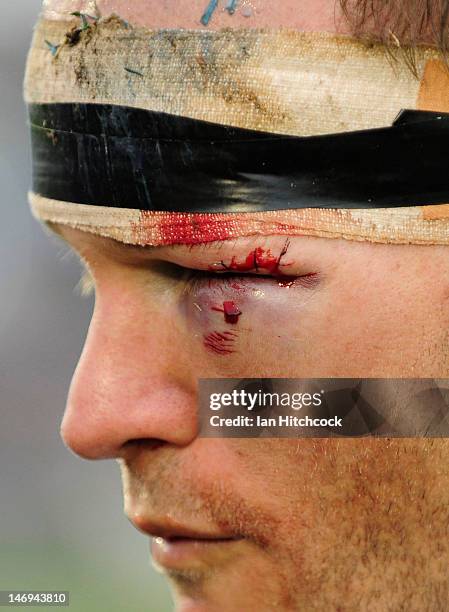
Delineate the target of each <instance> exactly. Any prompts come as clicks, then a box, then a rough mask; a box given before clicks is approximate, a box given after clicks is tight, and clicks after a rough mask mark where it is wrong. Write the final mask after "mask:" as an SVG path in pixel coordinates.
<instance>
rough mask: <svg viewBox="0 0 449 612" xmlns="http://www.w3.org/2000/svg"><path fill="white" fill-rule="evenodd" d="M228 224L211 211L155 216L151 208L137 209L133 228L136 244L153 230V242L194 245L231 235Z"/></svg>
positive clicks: (142, 241) (142, 240) (143, 241)
mask: <svg viewBox="0 0 449 612" xmlns="http://www.w3.org/2000/svg"><path fill="white" fill-rule="evenodd" d="M231 227H232V226H231V225H230V224H229V223H225V222H224V221H223V219H222V218H220V217H219V216H218V215H214V214H211V213H189V214H185V213H165V214H163V215H160V216H158V217H156V218H155V215H154V213H153V212H152V211H141V212H140V223H138V224H135V225H134V227H133V230H134V235H135V238H136V239H137V240H138V241H139V244H140V243H145V240H147V241H148V237H149V236H153V234H154V233H155V231H156V233H157V244H160V245H163V244H167V245H169V244H187V245H189V244H190V245H194V244H201V243H205V242H214V241H215V240H227V239H228V238H230V237H231V236H232V232H231ZM153 241H154V236H153Z"/></svg>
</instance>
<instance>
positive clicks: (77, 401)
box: [61, 295, 198, 459]
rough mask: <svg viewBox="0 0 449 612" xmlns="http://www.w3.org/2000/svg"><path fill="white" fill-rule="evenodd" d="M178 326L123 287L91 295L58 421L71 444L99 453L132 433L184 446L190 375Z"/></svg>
mask: <svg viewBox="0 0 449 612" xmlns="http://www.w3.org/2000/svg"><path fill="white" fill-rule="evenodd" d="M178 331H179V330H178ZM181 333H182V332H181V331H179V334H181ZM183 333H185V332H183ZM176 334H177V330H176V321H175V319H174V317H171V316H170V312H168V313H167V312H165V313H164V312H159V311H157V310H155V309H153V310H152V311H151V312H149V311H148V309H145V308H144V306H143V305H141V304H136V303H134V302H133V301H132V298H131V297H130V296H129V295H128V296H127V298H126V299H123V298H120V297H119V298H117V297H115V299H114V300H111V299H110V300H105V299H103V300H102V298H101V297H99V296H98V297H97V303H96V306H95V311H94V315H93V318H92V322H91V325H90V329H89V333H88V337H87V340H86V344H85V347H84V350H83V354H82V356H81V359H80V362H79V364H78V367H77V369H76V372H75V375H74V377H73V380H72V384H71V388H70V392H69V397H68V401H67V407H66V412H65V415H64V419H63V422H62V426H61V435H62V437H63V440H64V442H65V443H66V444H67V446H68V447H69V448H71V449H72V450H73V451H74V452H75V453H76V454H78V455H80V456H81V457H84V458H86V459H105V458H112V457H119V456H120V455H121V451H122V449H123V446H124V445H125V444H126V443H127V442H129V441H132V440H137V439H139V440H142V439H147V440H152V441H158V442H162V443H166V444H172V445H179V446H186V445H188V444H189V443H190V442H192V441H193V440H194V439H195V437H196V435H197V428H198V425H197V416H196V395H195V394H196V391H195V379H194V377H192V376H191V369H190V366H189V365H188V364H186V363H184V362H183V358H182V351H180V347H179V345H178V344H176V343H175V342H174V340H173V338H174V337H175V336H176ZM178 338H179V335H178ZM185 360H186V361H187V358H185Z"/></svg>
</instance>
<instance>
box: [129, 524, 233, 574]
mask: <svg viewBox="0 0 449 612" xmlns="http://www.w3.org/2000/svg"><path fill="white" fill-rule="evenodd" d="M131 522H132V523H133V525H134V526H135V527H136V528H137V529H138V530H139V531H142V532H143V533H146V534H147V535H149V536H151V537H152V542H151V555H152V557H153V561H154V563H155V565H156V566H157V567H158V568H160V569H163V570H169V571H176V570H183V569H193V568H199V567H200V566H204V565H211V564H215V563H217V562H219V561H223V560H225V559H226V558H227V557H228V556H229V555H230V554H232V552H233V549H234V547H235V545H236V544H237V543H238V542H240V541H241V540H242V538H241V537H239V536H237V537H236V536H234V535H230V534H227V533H223V532H218V531H215V530H207V529H205V530H197V529H196V528H191V527H189V526H187V525H183V524H180V523H178V522H176V521H173V520H171V519H170V520H168V519H165V520H150V519H146V518H142V517H140V516H139V517H133V519H132V521H131Z"/></svg>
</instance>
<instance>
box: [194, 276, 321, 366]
mask: <svg viewBox="0 0 449 612" xmlns="http://www.w3.org/2000/svg"><path fill="white" fill-rule="evenodd" d="M307 291H308V290H307V289H304V288H303V287H293V286H280V284H279V282H277V281H276V280H275V279H268V278H267V279H254V278H251V277H248V278H238V279H227V280H225V279H224V278H221V279H220V278H219V279H209V280H208V279H203V280H202V281H201V282H200V283H198V284H197V285H196V286H194V287H193V289H192V290H191V291H189V292H188V293H187V294H185V296H184V298H183V309H184V310H185V315H186V319H187V321H188V325H189V327H190V328H191V329H192V331H193V333H194V334H195V335H196V336H197V337H198V339H199V340H200V342H201V345H202V350H203V351H205V352H206V353H207V354H209V355H210V357H211V358H213V359H214V360H216V361H217V362H219V363H221V364H224V363H229V364H230V365H232V363H237V362H238V364H239V370H238V372H237V373H236V375H237V376H239V377H241V376H274V375H277V374H278V370H279V369H280V370H283V372H284V374H282V372H280V373H279V375H283V376H285V371H286V369H285V368H288V367H289V362H290V361H291V357H290V356H289V355H290V354H291V351H292V350H294V351H295V358H297V357H298V340H299V336H300V325H299V324H298V317H299V319H301V313H302V312H303V311H304V310H305V306H306V304H307V303H308V301H309V300H310V297H311V295H312V292H309V293H307Z"/></svg>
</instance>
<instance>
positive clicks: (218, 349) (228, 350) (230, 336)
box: [204, 331, 237, 355]
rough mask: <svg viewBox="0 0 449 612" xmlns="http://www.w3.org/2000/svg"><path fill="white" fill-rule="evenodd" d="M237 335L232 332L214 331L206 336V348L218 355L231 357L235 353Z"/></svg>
mask: <svg viewBox="0 0 449 612" xmlns="http://www.w3.org/2000/svg"><path fill="white" fill-rule="evenodd" d="M236 339H237V334H236V333H235V332H231V331H224V332H218V331H214V332H212V333H210V334H208V335H205V336H204V346H205V347H206V349H207V350H209V351H211V352H212V353H216V354H217V355H231V354H232V353H235V352H236V351H235V348H234V343H235V341H236Z"/></svg>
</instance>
